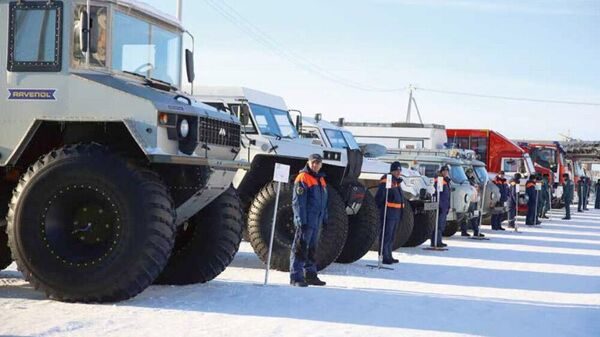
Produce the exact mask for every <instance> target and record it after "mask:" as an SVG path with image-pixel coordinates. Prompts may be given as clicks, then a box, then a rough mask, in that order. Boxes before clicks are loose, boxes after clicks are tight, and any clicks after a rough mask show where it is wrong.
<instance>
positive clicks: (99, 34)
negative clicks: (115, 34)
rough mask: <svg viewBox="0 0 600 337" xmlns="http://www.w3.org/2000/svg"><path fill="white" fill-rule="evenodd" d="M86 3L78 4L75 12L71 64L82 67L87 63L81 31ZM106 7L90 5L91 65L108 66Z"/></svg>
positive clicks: (89, 44)
mask: <svg viewBox="0 0 600 337" xmlns="http://www.w3.org/2000/svg"><path fill="white" fill-rule="evenodd" d="M85 10H86V6H85V5H78V6H76V7H75V9H74V13H73V15H74V16H73V18H74V20H73V50H72V57H71V66H73V67H80V66H83V65H85V64H86V55H85V53H84V52H83V50H82V48H81V31H82V28H84V27H83V25H85V22H83V21H82V16H81V15H82V13H83V12H85ZM106 24H107V20H106V7H100V6H90V13H89V42H88V51H89V66H92V67H106Z"/></svg>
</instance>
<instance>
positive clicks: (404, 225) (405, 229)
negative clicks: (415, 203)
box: [392, 202, 415, 250]
mask: <svg viewBox="0 0 600 337" xmlns="http://www.w3.org/2000/svg"><path fill="white" fill-rule="evenodd" d="M414 226H415V212H413V209H412V206H411V205H410V203H408V202H406V203H405V204H404V210H403V212H402V219H401V220H400V222H399V223H398V226H397V227H396V235H395V236H394V245H393V246H392V248H393V250H396V249H398V248H400V247H402V246H403V245H404V244H405V243H406V242H407V241H408V239H409V238H410V234H411V233H412V231H413V228H414Z"/></svg>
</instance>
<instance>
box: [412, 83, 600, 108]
mask: <svg viewBox="0 0 600 337" xmlns="http://www.w3.org/2000/svg"><path fill="white" fill-rule="evenodd" d="M415 90H421V91H428V92H434V93H438V94H446V95H456V96H468V97H480V98H492V99H502V100H508V101H522V102H534V103H553V104H569V105H587V106H600V103H594V102H579V101H563V100H552V99H538V98H528V97H512V96H500V95H486V94H478V93H471V92H462V91H450V90H439V89H428V88H421V87H415Z"/></svg>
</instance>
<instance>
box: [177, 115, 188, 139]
mask: <svg viewBox="0 0 600 337" xmlns="http://www.w3.org/2000/svg"><path fill="white" fill-rule="evenodd" d="M189 134H190V123H189V122H188V121H187V119H182V120H181V122H180V123H179V135H180V136H181V138H186V137H187V136H188V135H189Z"/></svg>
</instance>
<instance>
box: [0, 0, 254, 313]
mask: <svg viewBox="0 0 600 337" xmlns="http://www.w3.org/2000/svg"><path fill="white" fill-rule="evenodd" d="M184 32H186V30H185V29H184V28H183V27H182V26H181V24H180V23H179V21H177V20H176V19H174V18H171V17H169V16H167V15H164V14H162V13H160V12H158V11H155V10H153V9H152V8H151V7H149V6H146V5H143V6H141V5H139V3H138V2H137V1H130V0H118V1H116V0H104V1H101V0H96V1H91V2H86V1H82V0H68V1H56V0H49V1H9V0H0V46H2V48H3V49H4V51H3V52H2V53H0V65H1V66H2V68H3V69H4V70H3V71H2V72H0V92H2V93H3V95H4V94H7V96H5V97H4V98H2V99H1V100H0V113H1V117H0V119H1V121H0V202H1V203H0V217H1V218H2V219H4V218H6V220H7V221H6V222H4V221H1V222H0V228H1V231H0V233H2V234H0V262H1V266H0V267H2V268H5V267H6V266H7V264H9V263H10V262H11V258H10V255H9V254H10V252H9V248H8V247H7V241H8V244H9V247H10V251H12V257H13V258H14V260H15V262H16V263H17V266H18V269H19V270H20V271H21V272H22V273H23V275H24V277H25V279H26V280H28V281H30V282H31V283H32V284H33V285H34V286H35V288H36V289H39V290H40V291H42V292H43V293H45V294H46V295H47V296H49V297H51V298H54V299H58V300H63V301H81V302H106V301H118V300H124V299H127V298H130V297H132V296H135V295H136V294H138V293H139V292H141V291H142V290H144V289H145V288H146V287H147V286H148V285H150V284H152V283H153V282H158V283H163V284H187V283H195V282H206V281H209V280H211V279H213V278H214V277H216V276H217V275H218V274H219V273H220V272H221V271H223V270H224V269H225V267H227V265H228V264H229V263H230V262H231V261H232V259H233V257H234V255H235V253H236V252H237V250H238V247H239V243H240V240H241V235H242V224H243V218H242V210H241V207H240V202H239V198H238V196H237V193H236V191H235V189H234V188H233V187H232V181H233V178H234V176H235V173H236V172H237V170H238V169H239V168H243V167H247V163H245V162H240V161H236V160H235V157H236V154H237V153H238V152H239V151H240V123H239V121H238V119H237V118H235V117H232V116H231V115H229V114H224V113H221V112H219V111H217V110H216V109H214V108H212V107H210V106H208V105H203V104H196V103H194V102H193V99H192V98H191V97H188V96H187V95H186V94H185V93H183V92H182V91H180V90H179V89H178V88H181V83H182V80H181V77H182V76H181V74H182V59H183V58H182V52H183V50H181V47H182V46H183V43H182V41H183V39H184ZM185 55H186V57H185V59H186V62H185V64H186V70H187V74H188V81H189V82H193V77H194V76H193V51H190V50H185ZM5 230H7V231H5Z"/></svg>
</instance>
